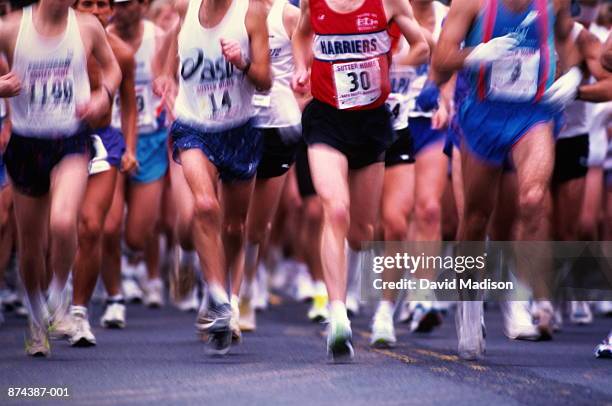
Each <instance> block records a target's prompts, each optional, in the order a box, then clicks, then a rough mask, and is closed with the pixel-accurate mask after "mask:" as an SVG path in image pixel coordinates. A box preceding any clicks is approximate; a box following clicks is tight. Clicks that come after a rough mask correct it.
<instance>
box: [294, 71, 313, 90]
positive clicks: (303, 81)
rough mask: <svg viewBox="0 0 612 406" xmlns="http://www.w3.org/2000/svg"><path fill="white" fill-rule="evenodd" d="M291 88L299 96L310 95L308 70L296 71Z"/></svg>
mask: <svg viewBox="0 0 612 406" xmlns="http://www.w3.org/2000/svg"><path fill="white" fill-rule="evenodd" d="M291 87H292V88H293V91H294V92H296V93H297V94H300V95H306V94H308V92H309V91H310V88H309V87H310V73H309V72H308V71H307V70H296V71H295V72H294V73H293V78H292V79H291Z"/></svg>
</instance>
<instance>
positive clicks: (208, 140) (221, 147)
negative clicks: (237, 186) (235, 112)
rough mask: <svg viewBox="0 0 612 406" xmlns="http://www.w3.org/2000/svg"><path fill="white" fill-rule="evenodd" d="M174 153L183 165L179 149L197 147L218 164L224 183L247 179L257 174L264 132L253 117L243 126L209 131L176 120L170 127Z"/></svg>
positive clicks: (220, 176)
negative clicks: (256, 124)
mask: <svg viewBox="0 0 612 406" xmlns="http://www.w3.org/2000/svg"><path fill="white" fill-rule="evenodd" d="M170 135H171V137H172V145H173V147H172V156H173V159H174V160H175V161H176V162H177V163H179V164H180V152H181V151H184V150H188V149H194V148H197V149H199V150H201V151H202V152H203V153H204V155H206V157H207V158H208V160H209V161H210V162H211V163H212V164H213V165H215V167H216V168H217V171H218V172H219V178H220V179H221V180H222V181H223V182H226V183H228V182H234V181H246V180H250V179H252V178H253V177H255V174H256V173H257V167H258V166H259V162H260V161H261V155H262V141H261V138H262V137H261V131H260V130H258V129H256V128H254V127H253V123H252V120H249V121H247V122H246V123H245V124H243V125H241V126H240V127H236V128H232V129H229V130H225V131H220V132H207V131H205V130H202V129H198V128H196V127H194V126H192V125H189V124H184V123H182V122H180V121H178V120H177V121H175V122H174V124H172V128H171V129H170Z"/></svg>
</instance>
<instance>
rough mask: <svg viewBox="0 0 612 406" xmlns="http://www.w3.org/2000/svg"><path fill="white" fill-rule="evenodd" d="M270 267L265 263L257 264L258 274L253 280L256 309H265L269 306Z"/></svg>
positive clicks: (254, 305)
mask: <svg viewBox="0 0 612 406" xmlns="http://www.w3.org/2000/svg"><path fill="white" fill-rule="evenodd" d="M269 299H270V292H268V269H267V268H266V266H265V265H264V264H263V263H260V264H259V265H258V266H257V274H255V280H254V281H253V307H254V308H255V310H265V309H267V308H268V300H269Z"/></svg>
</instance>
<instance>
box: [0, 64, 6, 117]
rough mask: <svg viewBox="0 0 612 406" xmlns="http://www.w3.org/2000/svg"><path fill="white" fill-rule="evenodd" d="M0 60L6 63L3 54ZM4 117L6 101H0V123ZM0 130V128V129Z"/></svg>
mask: <svg viewBox="0 0 612 406" xmlns="http://www.w3.org/2000/svg"><path fill="white" fill-rule="evenodd" d="M0 60H2V61H5V62H6V57H5V56H4V54H0ZM4 117H6V100H4V99H0V121H1V120H2V119H3V118H4ZM0 128H2V127H0Z"/></svg>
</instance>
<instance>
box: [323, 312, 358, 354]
mask: <svg viewBox="0 0 612 406" xmlns="http://www.w3.org/2000/svg"><path fill="white" fill-rule="evenodd" d="M327 354H328V356H330V357H331V358H332V359H333V361H334V362H348V361H352V360H353V358H354V357H355V350H354V349H353V332H352V331H351V322H350V321H349V319H348V318H346V319H345V320H332V321H331V322H330V323H329V324H328V329H327Z"/></svg>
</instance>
